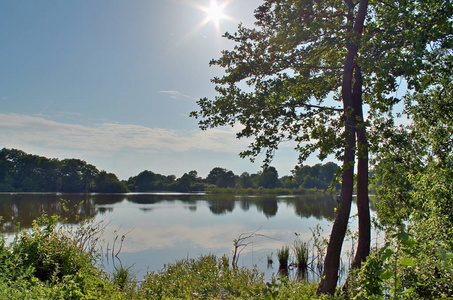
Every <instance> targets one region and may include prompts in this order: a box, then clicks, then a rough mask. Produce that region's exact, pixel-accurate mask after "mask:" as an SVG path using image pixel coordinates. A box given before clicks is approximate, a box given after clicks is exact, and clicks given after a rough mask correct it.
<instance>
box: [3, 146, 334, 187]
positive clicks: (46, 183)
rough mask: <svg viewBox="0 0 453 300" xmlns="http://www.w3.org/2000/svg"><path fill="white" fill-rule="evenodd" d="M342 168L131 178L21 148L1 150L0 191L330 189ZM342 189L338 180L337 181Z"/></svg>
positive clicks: (147, 173)
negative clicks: (339, 169)
mask: <svg viewBox="0 0 453 300" xmlns="http://www.w3.org/2000/svg"><path fill="white" fill-rule="evenodd" d="M337 169H338V166H337V165H336V164H335V163H332V162H328V163H326V164H324V165H321V164H316V165H314V166H300V167H299V166H298V167H296V168H295V169H294V170H293V171H292V175H291V176H283V177H281V178H279V176H278V172H277V170H276V169H275V168H274V167H267V168H264V169H263V170H262V171H260V172H258V173H256V174H249V173H247V172H244V173H242V174H241V175H235V174H234V173H233V172H232V171H229V170H227V169H224V168H220V167H216V168H214V169H212V170H211V171H210V172H209V174H208V176H207V177H206V178H201V177H199V176H198V173H197V171H190V172H188V173H185V174H184V175H182V176H181V177H180V178H177V177H176V176H174V175H169V176H166V175H161V174H157V173H154V172H152V171H143V172H141V173H140V174H138V175H137V176H133V177H130V178H129V179H128V180H127V181H126V180H123V181H120V180H119V179H118V177H117V176H116V175H115V174H112V173H107V172H105V171H99V170H98V169H97V168H96V167H95V166H93V165H90V164H87V163H86V162H85V161H83V160H79V159H64V160H58V159H49V158H46V157H42V156H37V155H31V154H27V153H25V152H23V151H21V150H17V149H6V148H3V149H2V150H1V151H0V192H67V193H77V192H97V193H125V192H153V191H175V192H193V191H205V190H209V189H212V188H242V189H259V188H263V189H275V188H286V189H327V188H328V187H329V185H331V184H332V182H333V180H334V178H335V173H336V171H337ZM334 186H335V187H336V188H339V185H338V183H336V184H334Z"/></svg>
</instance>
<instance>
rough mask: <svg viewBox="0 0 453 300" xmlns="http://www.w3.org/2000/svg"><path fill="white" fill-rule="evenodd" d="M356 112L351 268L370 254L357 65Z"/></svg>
mask: <svg viewBox="0 0 453 300" xmlns="http://www.w3.org/2000/svg"><path fill="white" fill-rule="evenodd" d="M354 78H355V80H354V96H353V99H354V112H355V115H356V121H357V124H356V133H357V213H358V216H359V243H358V245H357V252H356V255H355V258H354V261H353V263H352V265H351V268H358V267H360V266H361V265H362V262H364V261H365V260H366V258H367V256H368V255H369V254H370V245H371V221H370V203H369V198H368V140H367V138H366V127H365V122H364V118H363V109H362V85H363V82H362V73H361V70H360V67H359V66H358V65H356V67H355V73H354Z"/></svg>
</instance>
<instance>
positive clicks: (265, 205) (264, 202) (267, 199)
mask: <svg viewBox="0 0 453 300" xmlns="http://www.w3.org/2000/svg"><path fill="white" fill-rule="evenodd" d="M258 199H259V201H257V202H256V203H255V204H256V207H257V209H258V211H262V212H263V214H264V215H265V216H266V218H270V217H273V216H275V215H276V214H277V210H278V203H277V196H261V197H259V198H258Z"/></svg>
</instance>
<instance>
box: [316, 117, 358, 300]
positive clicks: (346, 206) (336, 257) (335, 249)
mask: <svg viewBox="0 0 453 300" xmlns="http://www.w3.org/2000/svg"><path fill="white" fill-rule="evenodd" d="M348 123H351V121H347V125H346V127H347V128H348V129H347V130H348V134H347V136H346V141H347V146H346V147H345V149H344V159H343V176H342V183H341V193H340V203H339V205H338V210H337V216H336V218H335V222H334V224H333V227H332V232H331V234H330V240H329V244H328V246H327V253H326V258H325V260H324V273H323V277H322V279H321V282H320V284H319V287H318V291H317V292H318V294H321V293H323V294H325V293H328V294H333V293H334V292H335V287H336V286H337V281H338V268H339V266H340V256H341V248H342V246H343V241H344V237H345V234H346V230H347V228H348V221H349V213H350V211H351V202H352V191H353V187H354V156H355V150H354V147H355V132H354V129H353V126H350V125H348Z"/></svg>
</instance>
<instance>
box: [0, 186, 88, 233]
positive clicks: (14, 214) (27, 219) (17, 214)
mask: <svg viewBox="0 0 453 300" xmlns="http://www.w3.org/2000/svg"><path fill="white" fill-rule="evenodd" d="M0 198H1V201H0V211H1V216H2V218H3V220H2V226H1V230H2V232H6V233H13V232H15V230H16V225H17V223H20V227H21V229H27V228H30V227H31V225H32V222H33V220H35V219H37V218H38V217H39V216H40V215H41V214H43V213H46V214H48V215H58V216H61V217H62V218H63V219H65V220H66V222H67V223H69V224H77V223H79V222H80V221H83V220H85V219H87V218H89V217H94V216H95V215H96V207H95V204H94V202H93V201H92V199H91V197H90V195H84V194H7V195H1V196H0ZM61 199H64V202H65V207H66V208H67V210H66V209H64V208H63V206H62V205H61V204H60V203H61V202H62V201H61Z"/></svg>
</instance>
